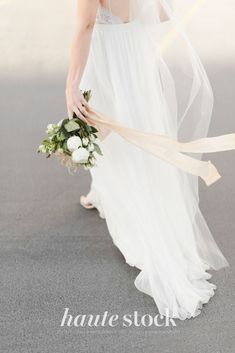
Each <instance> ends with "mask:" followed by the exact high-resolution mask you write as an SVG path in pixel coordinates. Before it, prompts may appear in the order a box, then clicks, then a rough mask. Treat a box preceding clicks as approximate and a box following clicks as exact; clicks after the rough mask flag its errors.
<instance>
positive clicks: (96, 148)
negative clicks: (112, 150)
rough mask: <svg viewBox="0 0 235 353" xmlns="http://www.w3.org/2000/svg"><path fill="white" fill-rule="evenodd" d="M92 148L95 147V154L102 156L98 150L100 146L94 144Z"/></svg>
mask: <svg viewBox="0 0 235 353" xmlns="http://www.w3.org/2000/svg"><path fill="white" fill-rule="evenodd" d="M94 147H95V151H96V153H98V154H99V155H100V156H103V153H102V151H101V149H100V146H99V145H97V143H94Z"/></svg>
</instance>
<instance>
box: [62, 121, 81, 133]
mask: <svg viewBox="0 0 235 353" xmlns="http://www.w3.org/2000/svg"><path fill="white" fill-rule="evenodd" d="M64 127H65V129H66V131H68V132H72V131H76V130H79V129H80V126H79V125H78V123H76V122H75V121H74V120H70V121H69V122H68V123H67V124H65V125H64Z"/></svg>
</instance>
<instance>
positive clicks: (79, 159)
mask: <svg viewBox="0 0 235 353" xmlns="http://www.w3.org/2000/svg"><path fill="white" fill-rule="evenodd" d="M89 155H90V153H89V152H88V151H87V150H86V149H85V148H83V147H82V148H79V149H78V150H76V151H73V153H72V160H73V162H74V163H86V162H87V160H88V158H89Z"/></svg>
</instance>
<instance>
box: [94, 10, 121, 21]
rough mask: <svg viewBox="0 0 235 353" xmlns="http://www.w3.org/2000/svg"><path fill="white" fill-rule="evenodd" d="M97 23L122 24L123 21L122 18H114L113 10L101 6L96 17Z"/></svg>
mask: <svg viewBox="0 0 235 353" xmlns="http://www.w3.org/2000/svg"><path fill="white" fill-rule="evenodd" d="M96 23H99V24H122V23H123V21H122V20H121V18H119V17H117V16H114V15H113V13H112V11H111V9H108V8H106V7H104V6H100V7H99V10H98V13H97V17H96Z"/></svg>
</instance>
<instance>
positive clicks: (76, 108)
mask: <svg viewBox="0 0 235 353" xmlns="http://www.w3.org/2000/svg"><path fill="white" fill-rule="evenodd" d="M80 109H81V108H80ZM80 109H79V108H78V107H74V108H73V111H74V113H75V114H76V115H77V117H78V118H79V119H81V120H83V121H84V122H85V123H86V122H87V121H86V118H85V117H84V115H83V114H82V112H81V111H80Z"/></svg>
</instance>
